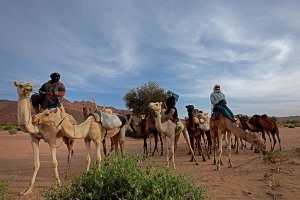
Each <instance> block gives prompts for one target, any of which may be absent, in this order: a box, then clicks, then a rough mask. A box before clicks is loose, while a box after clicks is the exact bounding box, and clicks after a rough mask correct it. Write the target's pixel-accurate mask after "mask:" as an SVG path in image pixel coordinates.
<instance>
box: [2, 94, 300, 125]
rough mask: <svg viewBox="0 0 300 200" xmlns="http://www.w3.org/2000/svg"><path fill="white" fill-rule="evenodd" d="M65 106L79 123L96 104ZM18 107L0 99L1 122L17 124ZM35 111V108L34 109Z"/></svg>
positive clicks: (284, 118)
mask: <svg viewBox="0 0 300 200" xmlns="http://www.w3.org/2000/svg"><path fill="white" fill-rule="evenodd" d="M63 104H64V107H65V109H66V112H67V113H69V114H71V115H73V117H74V118H75V119H76V121H77V122H78V123H81V122H83V113H82V108H83V107H88V108H92V109H94V108H95V105H94V103H93V102H91V101H80V102H79V101H74V102H70V101H68V100H67V99H64V100H63ZM17 107H18V102H17V101H11V100H0V122H4V123H8V124H17V123H18V121H17V120H18V118H17ZM98 108H99V109H102V108H103V106H98ZM106 108H111V109H112V110H113V111H114V112H115V113H118V114H120V115H126V114H127V113H130V111H128V110H120V109H117V108H113V107H106ZM32 112H33V110H32ZM276 118H277V120H278V121H280V122H282V121H287V120H289V121H297V120H299V121H300V116H290V117H276Z"/></svg>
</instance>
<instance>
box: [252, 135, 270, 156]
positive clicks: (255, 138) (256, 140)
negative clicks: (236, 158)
mask: <svg viewBox="0 0 300 200" xmlns="http://www.w3.org/2000/svg"><path fill="white" fill-rule="evenodd" d="M247 133H249V134H250V137H249V139H250V140H251V141H252V142H250V141H249V142H250V143H251V144H253V146H254V147H256V148H258V149H260V150H261V151H262V153H263V154H266V152H267V147H266V143H265V141H264V140H263V139H262V138H261V136H260V135H259V134H257V133H255V132H249V131H247Z"/></svg>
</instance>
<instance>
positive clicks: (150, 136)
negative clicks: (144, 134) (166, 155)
mask: <svg viewBox="0 0 300 200" xmlns="http://www.w3.org/2000/svg"><path fill="white" fill-rule="evenodd" d="M149 144H150V146H149V151H150V152H152V134H149Z"/></svg>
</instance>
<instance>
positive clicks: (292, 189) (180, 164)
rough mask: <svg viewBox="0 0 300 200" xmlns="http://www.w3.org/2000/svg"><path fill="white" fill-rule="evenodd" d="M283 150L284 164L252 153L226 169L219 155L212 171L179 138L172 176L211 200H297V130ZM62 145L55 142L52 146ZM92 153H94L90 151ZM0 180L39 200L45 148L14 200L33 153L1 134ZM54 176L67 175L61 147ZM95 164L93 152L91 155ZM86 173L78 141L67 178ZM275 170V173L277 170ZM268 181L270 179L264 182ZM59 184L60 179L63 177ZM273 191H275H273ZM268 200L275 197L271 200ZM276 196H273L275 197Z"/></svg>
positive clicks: (48, 176) (161, 160) (135, 143)
mask: <svg viewBox="0 0 300 200" xmlns="http://www.w3.org/2000/svg"><path fill="white" fill-rule="evenodd" d="M280 135H281V138H282V147H283V150H284V152H285V154H287V155H288V158H289V160H288V161H285V162H283V163H281V164H278V165H275V164H268V163H266V162H264V161H263V155H262V154H257V153H253V150H249V147H250V145H249V144H248V147H247V149H242V150H240V153H239V154H238V155H237V154H235V153H234V151H233V152H232V160H233V165H234V167H233V168H228V167H227V159H228V156H227V150H226V149H225V150H224V151H223V157H222V158H223V162H224V166H221V170H220V171H215V168H216V166H215V165H213V159H212V158H211V159H209V160H207V161H206V162H203V161H202V159H201V158H200V156H198V155H197V160H198V162H199V165H195V164H194V163H192V162H189V160H190V156H189V155H188V154H187V153H188V146H187V145H186V143H185V141H184V140H183V137H182V136H181V139H180V141H179V144H178V150H177V152H176V157H175V163H176V167H177V169H176V170H172V173H174V174H176V173H177V174H179V173H182V174H185V175H186V176H187V177H189V178H190V179H191V180H193V181H194V182H195V184H196V185H197V186H199V187H201V188H205V189H206V191H207V194H208V196H209V198H210V199H265V200H268V199H275V198H277V199H288V200H291V199H299V198H300V197H299V196H300V128H295V129H289V128H281V129H280ZM60 144H61V139H58V141H57V145H60ZM142 146H143V141H142V140H136V139H131V138H127V140H126V153H129V154H142V153H143V148H142ZM92 148H93V150H94V149H95V148H94V146H93V145H92ZM0 152H1V153H0V178H2V177H5V176H8V175H14V179H13V181H12V190H13V192H14V197H15V199H42V198H41V197H40V195H39V194H40V190H41V189H42V188H45V187H47V186H49V185H51V184H53V183H54V181H55V178H54V176H53V174H54V173H53V168H52V162H51V155H50V151H49V146H48V145H47V144H46V143H45V142H44V141H41V142H40V161H41V167H40V170H39V172H38V175H37V179H36V184H35V188H34V193H33V194H31V195H27V196H18V194H19V192H21V191H23V190H24V189H25V188H26V187H27V186H28V184H29V182H30V179H31V176H32V173H33V153H32V149H31V144H30V139H29V135H28V134H27V133H23V132H18V133H17V134H15V135H9V134H8V132H6V131H1V132H0ZM57 157H58V162H59V166H58V168H59V172H60V173H61V174H63V173H64V171H65V170H66V163H67V148H66V146H65V145H64V144H62V145H61V146H60V147H59V148H58V149H57ZM92 159H93V160H95V152H94V151H92ZM165 161H166V157H165V156H163V157H160V156H159V155H158V153H156V155H154V157H153V158H147V159H146V160H145V161H144V164H145V165H147V164H148V163H152V162H157V163H158V164H159V165H165ZM84 169H85V147H84V143H83V140H77V141H76V143H75V146H74V156H73V160H72V166H71V170H70V177H74V176H75V175H77V174H78V173H79V172H81V171H83V170H84ZM277 169H279V171H278V170H277ZM266 175H269V176H270V177H269V178H265V176H266ZM62 178H63V176H62ZM272 185H273V186H274V185H275V186H276V187H275V188H272ZM272 194H273V195H274V196H272ZM275 195H276V196H275Z"/></svg>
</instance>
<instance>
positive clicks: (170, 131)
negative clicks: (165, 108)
mask: <svg viewBox="0 0 300 200" xmlns="http://www.w3.org/2000/svg"><path fill="white" fill-rule="evenodd" d="M148 108H150V109H151V110H152V111H153V112H154V114H155V126H156V128H157V130H158V131H159V132H160V133H161V135H162V139H163V144H164V146H165V147H164V149H165V151H166V155H167V167H169V148H168V147H167V137H168V138H170V141H171V151H172V162H173V167H174V169H176V167H175V161H174V152H175V134H176V132H175V130H178V132H182V133H183V136H184V137H185V140H186V141H187V143H188V146H189V148H190V151H191V153H192V158H191V160H194V162H195V164H196V165H198V163H197V161H196V158H195V155H194V150H193V149H192V147H191V143H190V139H189V134H188V132H187V129H186V127H185V125H184V124H183V123H182V121H181V120H179V121H178V122H176V123H174V122H172V121H171V120H168V121H165V122H163V123H162V121H161V113H162V102H155V103H154V102H150V103H149V105H148Z"/></svg>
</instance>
